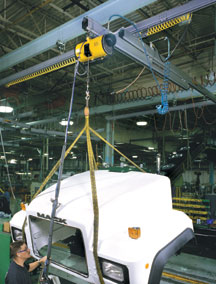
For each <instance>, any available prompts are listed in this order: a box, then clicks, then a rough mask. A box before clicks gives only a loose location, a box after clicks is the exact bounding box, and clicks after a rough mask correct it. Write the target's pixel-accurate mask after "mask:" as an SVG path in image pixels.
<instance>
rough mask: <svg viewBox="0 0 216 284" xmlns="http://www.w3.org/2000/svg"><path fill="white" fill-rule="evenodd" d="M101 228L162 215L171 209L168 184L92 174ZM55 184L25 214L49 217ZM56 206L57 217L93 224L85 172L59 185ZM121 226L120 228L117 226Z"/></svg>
mask: <svg viewBox="0 0 216 284" xmlns="http://www.w3.org/2000/svg"><path fill="white" fill-rule="evenodd" d="M95 178H96V187H97V196H98V204H99V212H100V226H102V227H103V226H105V224H107V222H108V223H109V222H110V220H112V225H114V224H116V226H118V228H119V226H120V227H121V225H124V226H125V224H123V223H125V222H126V223H127V225H128V226H129V225H131V226H135V225H136V224H138V223H139V222H140V221H141V220H142V219H143V218H144V217H145V216H146V215H148V213H149V212H151V215H152V214H154V213H153V211H154V210H153V208H155V209H157V210H159V211H160V212H164V210H165V211H167V210H171V209H172V200H171V189H170V181H169V179H168V178H167V177H164V176H160V175H156V174H149V173H142V172H137V171H129V172H126V173H119V172H110V171H109V170H98V171H95ZM55 188H56V185H52V186H51V187H49V188H48V189H46V190H45V191H43V192H42V193H41V194H39V195H38V196H37V197H36V198H35V199H34V200H33V201H32V202H31V203H30V205H29V206H28V209H27V212H28V213H27V214H29V215H31V214H32V215H36V212H39V213H43V214H46V215H51V211H52V202H51V200H52V199H54V197H55ZM58 201H59V204H60V205H59V207H58V209H57V211H56V216H57V217H59V218H63V219H66V220H67V223H68V224H71V223H74V224H76V225H77V226H79V224H80V226H85V228H87V227H88V225H90V227H91V226H92V222H93V205H92V195H91V183H90V173H89V171H88V172H84V173H80V174H77V175H74V176H71V177H69V178H66V179H64V180H63V181H62V182H61V187H60V194H59V200H58ZM120 224H121V225H120Z"/></svg>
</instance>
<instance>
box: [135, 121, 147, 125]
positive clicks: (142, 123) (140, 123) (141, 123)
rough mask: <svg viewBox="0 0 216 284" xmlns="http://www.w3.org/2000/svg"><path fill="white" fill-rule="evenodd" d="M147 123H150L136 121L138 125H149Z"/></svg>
mask: <svg viewBox="0 0 216 284" xmlns="http://www.w3.org/2000/svg"><path fill="white" fill-rule="evenodd" d="M147 124H148V122H147V121H137V122H136V125H138V126H145V125H147Z"/></svg>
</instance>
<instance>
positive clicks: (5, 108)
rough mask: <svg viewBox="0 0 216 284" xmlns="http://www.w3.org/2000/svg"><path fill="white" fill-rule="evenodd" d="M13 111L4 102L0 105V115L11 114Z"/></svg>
mask: <svg viewBox="0 0 216 284" xmlns="http://www.w3.org/2000/svg"><path fill="white" fill-rule="evenodd" d="M12 111H13V108H12V107H11V106H10V105H9V103H8V102H7V101H6V100H2V102H1V103H0V112H1V113H11V112H12Z"/></svg>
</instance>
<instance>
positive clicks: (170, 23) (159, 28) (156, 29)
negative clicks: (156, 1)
mask: <svg viewBox="0 0 216 284" xmlns="http://www.w3.org/2000/svg"><path fill="white" fill-rule="evenodd" d="M191 19H192V14H191V13H187V14H185V15H183V16H180V17H177V18H174V19H172V20H169V21H167V22H164V23H161V24H159V25H157V26H154V27H152V28H149V29H148V30H147V32H146V33H145V34H144V35H145V36H150V35H153V34H156V33H159V32H161V31H163V30H166V29H168V28H171V27H173V26H175V25H178V24H180V23H182V22H186V21H187V22H188V23H190V21H191Z"/></svg>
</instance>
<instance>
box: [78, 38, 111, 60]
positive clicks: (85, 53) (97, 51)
mask: <svg viewBox="0 0 216 284" xmlns="http://www.w3.org/2000/svg"><path fill="white" fill-rule="evenodd" d="M115 43H116V37H115V35H113V34H106V35H101V36H98V37H96V38H89V37H88V38H87V40H86V41H85V42H81V43H79V44H77V45H76V47H75V55H76V58H77V59H78V60H79V61H80V62H86V61H89V60H95V59H98V58H101V59H103V58H104V57H105V56H106V55H107V54H109V55H110V54H112V52H113V47H114V45H115Z"/></svg>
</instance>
